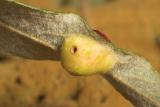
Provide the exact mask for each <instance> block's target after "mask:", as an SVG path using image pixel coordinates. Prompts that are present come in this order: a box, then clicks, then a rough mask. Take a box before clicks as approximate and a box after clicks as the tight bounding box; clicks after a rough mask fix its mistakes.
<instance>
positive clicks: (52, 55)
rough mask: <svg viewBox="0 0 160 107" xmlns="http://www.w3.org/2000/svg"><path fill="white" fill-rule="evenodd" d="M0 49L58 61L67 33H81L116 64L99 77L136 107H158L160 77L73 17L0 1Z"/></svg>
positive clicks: (19, 54) (143, 62)
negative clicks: (116, 60)
mask: <svg viewBox="0 0 160 107" xmlns="http://www.w3.org/2000/svg"><path fill="white" fill-rule="evenodd" d="M0 33H1V35H0V50H1V51H3V53H7V54H13V55H18V56H23V57H25V58H32V59H54V60H58V59H60V47H61V45H62V44H63V41H64V39H65V38H66V36H67V34H71V33H74V34H83V35H86V36H90V37H93V38H94V39H95V40H96V41H98V42H101V43H104V44H105V45H106V46H110V47H111V49H112V50H113V51H114V53H115V54H116V55H117V57H118V58H119V63H117V64H116V66H114V67H113V68H112V70H110V72H108V73H105V74H102V76H104V78H105V79H107V80H109V81H110V82H111V84H112V85H113V86H115V88H116V89H117V90H118V91H119V92H120V93H122V94H123V95H124V96H125V97H126V98H127V99H129V100H130V101H131V102H132V103H133V104H135V105H136V106H138V107H147V106H148V107H158V106H160V91H159V89H160V76H159V74H158V72H156V71H155V70H154V69H153V68H152V66H151V65H150V64H149V63H148V62H147V61H146V60H145V59H144V58H143V57H140V56H137V55H135V54H132V53H130V52H126V51H124V50H121V49H118V48H117V47H115V46H114V45H113V44H112V43H107V42H106V41H105V40H104V39H103V37H101V36H98V35H97V34H96V33H95V32H93V31H92V30H91V29H90V27H89V26H88V25H87V24H86V22H85V21H84V20H83V19H82V18H80V17H79V16H78V15H75V14H68V13H53V12H48V11H44V10H40V9H35V8H32V7H28V6H25V5H23V4H19V3H17V2H14V1H10V0H1V1H0Z"/></svg>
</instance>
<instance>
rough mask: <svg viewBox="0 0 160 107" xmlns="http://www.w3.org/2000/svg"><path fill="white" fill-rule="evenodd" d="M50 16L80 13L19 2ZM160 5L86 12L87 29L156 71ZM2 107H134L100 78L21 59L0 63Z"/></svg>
mask: <svg viewBox="0 0 160 107" xmlns="http://www.w3.org/2000/svg"><path fill="white" fill-rule="evenodd" d="M21 1H22V2H25V3H27V4H31V5H33V6H36V7H41V8H44V9H49V10H52V11H53V10H54V11H55V10H59V11H65V12H67V11H69V12H75V13H80V12H79V10H78V9H73V8H68V7H64V8H60V7H59V6H56V5H55V4H54V0H45V1H44V0H21ZM159 4H160V1H159V0H130V1H129V0H115V1H114V2H109V3H108V4H104V5H100V6H97V7H94V8H91V7H90V8H88V11H87V12H86V13H84V15H85V16H86V18H87V20H88V22H89V24H90V25H91V26H92V27H93V28H95V29H100V30H101V31H103V32H105V33H107V34H108V35H109V36H110V38H111V39H112V41H113V42H114V43H115V44H116V45H117V46H119V47H122V48H125V49H128V50H131V51H133V52H136V53H139V54H140V55H143V56H145V57H146V58H147V59H148V60H149V61H150V62H151V63H152V64H153V65H154V66H155V67H156V68H157V69H160V65H159V63H160V56H159V54H160V49H159V48H158V47H157V45H156V44H155V37H156V36H157V35H159V34H160V31H159V28H160V21H159V17H158V16H160V7H159ZM0 60H1V61H0V107H28V106H29V107H106V106H107V107H133V105H132V104H130V102H128V101H127V100H125V99H124V98H123V97H122V96H121V95H120V94H119V93H118V92H117V91H116V90H115V89H114V88H113V87H112V86H111V85H110V84H109V83H108V82H107V81H106V80H104V79H103V78H101V77H100V76H98V75H94V76H88V77H79V76H71V75H70V74H68V73H67V72H66V71H65V70H64V69H63V68H62V67H61V65H60V62H53V61H33V60H27V59H23V58H15V57H14V58H9V59H0Z"/></svg>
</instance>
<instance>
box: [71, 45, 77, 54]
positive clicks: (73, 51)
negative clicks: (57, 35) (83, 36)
mask: <svg viewBox="0 0 160 107" xmlns="http://www.w3.org/2000/svg"><path fill="white" fill-rule="evenodd" d="M77 51H78V48H77V46H73V47H72V48H71V52H72V53H73V54H75V53H76V52H77Z"/></svg>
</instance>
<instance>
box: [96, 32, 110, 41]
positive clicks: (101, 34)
mask: <svg viewBox="0 0 160 107" xmlns="http://www.w3.org/2000/svg"><path fill="white" fill-rule="evenodd" d="M94 31H95V32H96V33H97V34H98V35H100V36H101V37H103V38H104V39H105V40H107V41H109V42H111V40H110V38H109V37H108V35H106V34H104V33H102V32H100V31H99V30H94Z"/></svg>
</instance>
